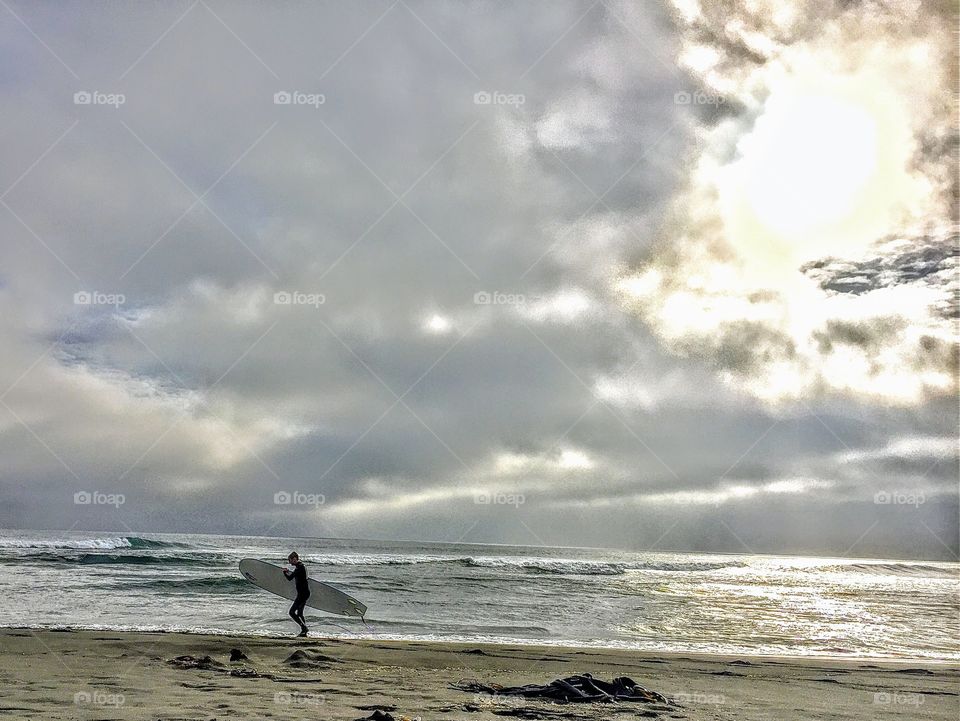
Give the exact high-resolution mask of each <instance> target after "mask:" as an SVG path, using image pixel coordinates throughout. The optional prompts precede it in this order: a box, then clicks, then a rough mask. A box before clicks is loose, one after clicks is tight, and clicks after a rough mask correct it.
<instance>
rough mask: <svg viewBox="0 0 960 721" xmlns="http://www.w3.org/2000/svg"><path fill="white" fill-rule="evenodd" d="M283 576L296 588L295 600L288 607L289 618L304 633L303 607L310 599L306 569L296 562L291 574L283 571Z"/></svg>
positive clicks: (305, 626)
mask: <svg viewBox="0 0 960 721" xmlns="http://www.w3.org/2000/svg"><path fill="white" fill-rule="evenodd" d="M283 575H284V576H286V577H287V580H288V581H291V580H292V581H294V582H295V583H296V586H297V598H296V600H294V602H293V605H292V606H291V607H290V618H292V619H293V620H294V621H296V622H297V623H299V624H300V628H301V629H302V630H303V632H304V633H306V631H307V624H306V623H304V620H303V607H304V606H305V605H306V604H307V599H308V598H310V587H309V586H308V585H307V567H306V566H304V565H303V563H301V562H300V561H297V565H296V566H294V567H293V573H287V572H286V571H284V572H283Z"/></svg>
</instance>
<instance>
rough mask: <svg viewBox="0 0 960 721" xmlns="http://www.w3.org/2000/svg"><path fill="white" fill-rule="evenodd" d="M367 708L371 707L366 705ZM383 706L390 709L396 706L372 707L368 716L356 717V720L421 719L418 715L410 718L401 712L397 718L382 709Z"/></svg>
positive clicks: (398, 720)
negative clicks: (371, 711) (372, 709)
mask: <svg viewBox="0 0 960 721" xmlns="http://www.w3.org/2000/svg"><path fill="white" fill-rule="evenodd" d="M367 708H371V707H369V706H368V707H367ZM385 708H389V709H390V710H391V711H396V708H394V707H393V706H381V707H380V708H377V709H374V712H373V713H372V714H370V715H369V716H366V717H364V718H358V719H357V720H356V721H422V718H421V717H420V716H414V717H412V718H411V717H410V716H404V715H403V714H401V715H400V717H399V718H397V717H395V716H393V715H391V714H390V713H389V712H387V711H384V710H382V709H385Z"/></svg>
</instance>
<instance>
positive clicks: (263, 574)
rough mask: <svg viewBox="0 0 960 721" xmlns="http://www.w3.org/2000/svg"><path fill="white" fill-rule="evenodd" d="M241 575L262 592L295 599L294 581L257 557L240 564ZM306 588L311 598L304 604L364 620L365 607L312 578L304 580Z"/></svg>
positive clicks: (279, 568)
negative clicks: (307, 587)
mask: <svg viewBox="0 0 960 721" xmlns="http://www.w3.org/2000/svg"><path fill="white" fill-rule="evenodd" d="M240 573H242V574H243V576H244V578H246V579H247V580H248V581H250V583H252V584H253V585H255V586H259V587H260V588H262V589H263V590H265V591H270V593H275V594H277V595H278V596H283V597H284V598H286V599H289V600H291V601H292V600H294V599H295V598H296V597H297V589H296V586H295V585H294V582H293V581H288V580H287V577H286V576H284V575H283V569H282V568H281V567H280V566H275V565H274V564H272V563H267V562H266V561H258V560H257V559H256V558H244V559H243V560H242V561H240ZM307 585H308V586H309V587H310V598H308V599H307V605H308V606H310V608H317V609H320V610H321V611H326V612H327V613H335V614H337V615H338V616H353V617H355V618H359V619H363V617H364V615H366V613H367V607H366V606H364V605H363V604H362V603H360V602H359V601H358V600H357V599H355V598H351V597H350V596H348V595H347V594H345V593H344V592H343V591H340V590H338V589H336V588H334V587H333V586H329V585H327V584H326V583H321V582H320V581H316V580H314V579H312V578H308V579H307Z"/></svg>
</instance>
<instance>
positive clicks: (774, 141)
mask: <svg viewBox="0 0 960 721" xmlns="http://www.w3.org/2000/svg"><path fill="white" fill-rule="evenodd" d="M744 150H745V152H744V162H745V171H746V187H745V191H746V195H747V199H748V202H749V204H750V207H751V209H752V210H753V212H754V213H755V214H756V216H757V218H758V219H759V220H760V221H761V222H762V223H763V224H764V225H766V226H767V227H769V228H770V229H772V230H774V231H776V232H777V233H778V234H780V235H782V236H785V237H787V238H793V239H800V238H802V237H803V236H805V235H806V234H807V233H809V232H815V231H816V229H817V228H819V227H821V226H823V225H826V224H832V223H836V222H838V221H841V220H843V219H844V218H845V217H846V216H847V215H849V214H850V213H851V212H853V211H854V210H855V208H856V206H857V204H858V201H859V200H860V198H859V197H858V196H859V195H860V194H861V193H862V191H863V189H864V186H865V184H866V182H867V180H868V179H869V178H870V176H871V175H872V174H873V173H874V171H875V170H876V168H877V150H878V145H877V123H876V119H875V118H874V117H873V116H872V115H871V113H870V111H869V110H867V109H866V108H865V107H863V106H861V105H858V104H856V103H853V102H849V101H847V100H844V99H841V98H836V97H830V96H825V95H820V96H817V95H800V96H793V97H790V98H782V99H779V100H778V99H772V100H771V102H770V103H769V104H768V106H767V108H766V111H765V112H764V114H763V116H762V117H760V118H759V119H758V120H757V123H756V127H755V129H754V132H753V133H752V135H751V137H750V142H749V144H748V146H747V147H746V148H744Z"/></svg>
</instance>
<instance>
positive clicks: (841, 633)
mask: <svg viewBox="0 0 960 721" xmlns="http://www.w3.org/2000/svg"><path fill="white" fill-rule="evenodd" d="M291 550H297V551H299V553H300V556H301V558H302V559H303V560H304V562H305V563H306V564H307V567H308V570H309V573H310V575H311V576H312V577H313V578H316V579H318V580H322V581H326V582H328V583H331V584H333V585H335V586H337V587H338V588H340V589H342V590H343V591H345V592H347V593H349V594H350V595H352V596H355V597H356V598H358V599H360V600H361V601H363V602H364V603H365V604H366V605H367V606H368V607H369V610H368V612H367V617H366V624H364V623H362V622H361V621H359V620H353V619H343V618H338V617H332V616H329V615H325V614H323V613H320V612H317V611H313V612H312V613H308V614H307V621H308V623H309V625H310V627H311V630H312V631H313V632H316V633H319V634H323V635H330V636H338V637H344V638H384V639H408V640H415V639H423V640H457V641H470V642H494V643H498V642H503V643H534V644H558V645H572V646H584V647H611V648H632V649H638V650H643V651H674V652H714V653H725V654H740V655H789V656H797V655H799V656H840V657H863V658H917V659H920V658H923V659H936V660H948V659H949V660H958V659H960V603H958V599H960V597H958V590H960V583H958V581H960V564H956V563H935V562H928V561H884V560H872V559H837V558H808V557H795V556H760V555H726V554H724V555H719V554H689V553H666V552H643V553H638V552H630V551H617V550H607V549H581V548H540V547H522V546H490V545H477V544H439V543H416V542H393V541H365V540H343V539H328V538H309V539H308V538H264V537H254V536H214V535H182V534H159V533H143V534H139V535H132V534H130V533H129V532H127V533H91V532H63V531H43V532H41V531H13V530H9V531H0V598H2V601H0V626H6V627H11V626H29V627H38V628H97V629H115V630H166V631H203V632H212V633H235V632H243V633H252V634H262V635H277V634H288V635H292V634H294V633H295V631H296V627H295V626H294V624H293V622H292V621H291V620H290V619H289V617H288V616H287V607H288V602H287V601H285V600H284V599H282V598H279V597H276V596H273V595H271V594H269V593H267V592H265V591H262V590H260V589H258V588H256V587H254V586H253V585H252V584H250V583H249V582H247V581H246V580H245V579H244V578H243V577H242V576H241V575H240V573H239V571H238V570H237V563H238V562H239V561H240V559H241V558H245V557H253V558H260V559H263V560H267V561H272V562H274V563H278V564H282V563H284V562H285V559H286V556H287V553H288V552H289V551H291ZM307 611H308V612H310V611H311V609H307Z"/></svg>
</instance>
